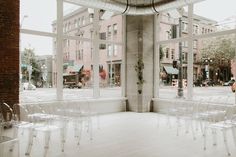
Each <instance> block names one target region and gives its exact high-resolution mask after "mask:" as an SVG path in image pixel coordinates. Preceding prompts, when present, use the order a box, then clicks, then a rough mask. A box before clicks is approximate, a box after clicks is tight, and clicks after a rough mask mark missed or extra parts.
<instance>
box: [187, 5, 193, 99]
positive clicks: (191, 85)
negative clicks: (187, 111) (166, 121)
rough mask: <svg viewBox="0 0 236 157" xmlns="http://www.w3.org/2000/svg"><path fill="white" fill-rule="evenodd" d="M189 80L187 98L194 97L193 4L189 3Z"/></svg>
mask: <svg viewBox="0 0 236 157" xmlns="http://www.w3.org/2000/svg"><path fill="white" fill-rule="evenodd" d="M188 23H189V25H188V35H189V37H190V38H189V39H188V71H187V74H188V76H187V77H188V78H187V79H188V81H187V84H188V85H187V89H188V93H187V99H188V100H192V98H193V38H192V37H193V4H189V5H188Z"/></svg>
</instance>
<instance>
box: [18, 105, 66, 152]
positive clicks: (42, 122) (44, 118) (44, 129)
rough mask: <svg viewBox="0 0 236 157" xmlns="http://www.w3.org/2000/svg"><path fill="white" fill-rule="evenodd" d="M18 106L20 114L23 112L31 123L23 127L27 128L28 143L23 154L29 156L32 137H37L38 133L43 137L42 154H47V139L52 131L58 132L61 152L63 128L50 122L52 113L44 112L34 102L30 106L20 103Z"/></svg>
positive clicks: (63, 139)
mask: <svg viewBox="0 0 236 157" xmlns="http://www.w3.org/2000/svg"><path fill="white" fill-rule="evenodd" d="M20 108H21V114H22V113H23V112H24V114H25V115H26V118H27V119H28V121H30V122H31V125H30V126H29V127H25V128H27V129H28V144H27V148H26V152H25V155H26V156H30V153H31V149H32V147H33V139H34V137H37V136H36V135H37V134H38V133H43V134H44V138H45V140H44V141H45V144H44V156H47V153H48V149H49V141H50V138H51V135H52V133H53V134H55V132H60V138H61V151H62V152H63V151H64V144H65V134H64V128H63V127H61V126H58V125H54V124H52V120H53V118H54V115H50V114H47V113H45V112H44V111H43V110H42V109H41V107H40V106H37V104H35V106H30V107H25V106H23V105H20ZM35 111H36V112H35ZM34 112H35V113H34Z"/></svg>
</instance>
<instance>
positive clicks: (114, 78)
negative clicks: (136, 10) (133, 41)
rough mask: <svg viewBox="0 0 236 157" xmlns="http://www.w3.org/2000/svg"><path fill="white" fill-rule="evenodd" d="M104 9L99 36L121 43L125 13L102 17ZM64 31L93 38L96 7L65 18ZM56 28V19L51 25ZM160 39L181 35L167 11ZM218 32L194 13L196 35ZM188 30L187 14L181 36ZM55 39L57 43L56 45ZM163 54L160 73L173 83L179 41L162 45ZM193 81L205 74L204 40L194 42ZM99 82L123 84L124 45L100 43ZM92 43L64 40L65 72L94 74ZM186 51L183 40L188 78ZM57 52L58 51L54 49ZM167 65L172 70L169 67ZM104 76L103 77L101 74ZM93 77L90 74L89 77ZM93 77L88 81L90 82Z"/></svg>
mask: <svg viewBox="0 0 236 157" xmlns="http://www.w3.org/2000/svg"><path fill="white" fill-rule="evenodd" d="M103 15H105V14H104V12H102V11H101V13H100V39H102V40H107V41H113V42H119V43H121V42H122V38H123V37H122V36H123V33H122V25H123V24H122V15H112V16H111V17H110V18H108V19H106V20H104V19H103ZM63 24H64V29H63V31H64V33H65V34H67V35H71V36H74V35H76V36H79V37H83V38H87V39H92V33H93V10H91V9H88V8H81V9H79V10H76V11H74V12H72V13H70V14H68V15H66V16H65V17H64V23H63ZM52 26H53V31H54V32H55V31H56V21H55V22H54V23H53V24H52ZM160 28H161V30H160V40H168V39H171V38H173V37H174V36H178V34H179V33H178V19H177V20H176V19H175V20H174V19H173V18H171V17H170V15H169V14H168V13H166V14H162V17H161V23H160ZM214 31H216V22H215V21H213V20H210V19H207V18H204V17H201V16H197V15H194V25H193V32H194V34H205V33H209V32H214ZM187 33H188V22H187V13H185V14H184V16H183V17H182V36H186V35H187ZM55 45H56V42H54V46H55ZM161 47H162V50H163V54H162V55H163V57H162V59H161V73H162V74H163V73H165V78H164V79H166V81H167V83H168V84H171V81H172V79H176V78H177V73H176V70H175V72H173V71H174V70H173V67H172V63H173V61H176V60H178V59H179V44H178V43H170V44H166V45H162V46H161ZM193 47H194V80H196V79H197V78H198V77H199V76H200V75H202V73H204V72H205V71H204V67H203V66H202V65H201V60H200V59H201V54H200V52H199V50H200V48H201V47H202V43H201V41H200V40H199V41H197V40H196V41H194V43H193ZM99 50H100V51H99V55H100V71H101V72H103V74H102V73H100V76H101V78H100V82H101V85H102V86H107V85H117V86H119V85H120V73H121V60H122V46H120V45H111V44H100V46H99ZM92 51H93V48H92V43H91V42H90V41H79V40H77V41H76V40H67V39H65V40H64V49H63V52H64V75H67V74H70V73H71V72H75V71H77V72H78V71H79V70H80V68H82V67H83V70H86V71H89V72H90V74H92V68H93V65H92ZM187 54H188V43H187V41H186V42H183V43H182V57H183V78H184V79H186V78H187ZM54 55H55V51H54ZM167 68H168V69H169V70H167ZM55 70H56V69H55V63H53V72H54V75H53V85H54V86H55V83H56V73H55ZM102 75H103V76H102ZM90 78H91V77H90ZM91 82H92V81H91V80H90V81H89V80H88V82H87V84H91Z"/></svg>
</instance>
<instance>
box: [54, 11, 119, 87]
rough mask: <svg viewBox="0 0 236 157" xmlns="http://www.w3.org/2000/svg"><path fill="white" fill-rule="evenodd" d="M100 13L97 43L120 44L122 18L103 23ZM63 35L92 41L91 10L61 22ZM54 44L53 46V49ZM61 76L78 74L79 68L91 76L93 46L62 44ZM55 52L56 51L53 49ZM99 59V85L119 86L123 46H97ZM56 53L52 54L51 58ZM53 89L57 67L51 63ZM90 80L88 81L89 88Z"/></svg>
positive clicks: (69, 15)
mask: <svg viewBox="0 0 236 157" xmlns="http://www.w3.org/2000/svg"><path fill="white" fill-rule="evenodd" d="M102 15H103V12H101V16H100V39H101V40H108V41H113V42H119V43H121V42H122V16H121V15H113V16H112V17H111V18H109V19H108V20H103V19H102V18H103V16H102ZM63 24H64V28H63V31H64V33H65V34H67V35H71V36H74V35H75V36H79V37H82V38H87V39H92V33H93V10H91V9H88V8H81V9H79V10H76V11H74V12H72V13H70V14H68V15H66V16H65V18H64V22H63ZM52 26H53V31H54V32H55V31H56V21H55V22H54V23H53V24H52ZM55 45H56V41H55V42H54V47H56V46H55ZM63 45H64V49H63V52H64V57H63V60H64V75H69V74H70V73H72V72H78V71H79V70H80V68H83V70H85V71H87V72H89V73H90V74H92V68H93V65H92V56H93V55H92V53H93V48H92V43H91V42H89V41H79V40H67V39H65V40H64V44H63ZM54 50H55V49H54ZM99 50H100V51H99V55H100V76H101V78H100V82H101V85H102V86H107V85H108V84H111V85H117V86H119V85H120V71H121V58H122V46H119V45H115V44H114V45H111V44H100V45H99ZM55 54H56V52H55V51H54V56H55ZM53 65H54V66H53V72H54V75H53V85H54V86H55V85H56V66H55V62H54V63H53ZM90 83H91V77H90V80H88V81H87V84H88V85H89V84H90Z"/></svg>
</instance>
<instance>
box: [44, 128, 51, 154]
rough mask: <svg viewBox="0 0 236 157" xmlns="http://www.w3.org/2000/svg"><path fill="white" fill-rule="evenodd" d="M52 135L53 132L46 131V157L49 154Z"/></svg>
mask: <svg viewBox="0 0 236 157" xmlns="http://www.w3.org/2000/svg"><path fill="white" fill-rule="evenodd" d="M50 135H51V132H50V131H46V132H45V145H44V155H43V156H44V157H46V156H47V153H48V149H49V141H50Z"/></svg>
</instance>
